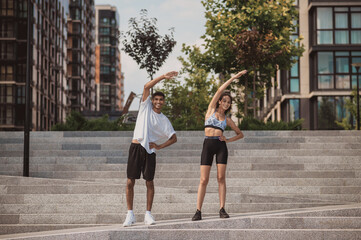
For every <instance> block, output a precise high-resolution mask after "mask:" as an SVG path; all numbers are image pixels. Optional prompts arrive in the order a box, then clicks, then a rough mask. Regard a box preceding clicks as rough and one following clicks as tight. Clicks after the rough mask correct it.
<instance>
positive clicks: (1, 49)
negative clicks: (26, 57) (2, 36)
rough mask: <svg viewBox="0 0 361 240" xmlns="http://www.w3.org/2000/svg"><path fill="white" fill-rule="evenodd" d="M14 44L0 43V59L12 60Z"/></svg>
mask: <svg viewBox="0 0 361 240" xmlns="http://www.w3.org/2000/svg"><path fill="white" fill-rule="evenodd" d="M14 57H15V55H14V42H6V41H1V42H0V59H14Z"/></svg>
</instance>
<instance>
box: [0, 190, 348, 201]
mask: <svg viewBox="0 0 361 240" xmlns="http://www.w3.org/2000/svg"><path fill="white" fill-rule="evenodd" d="M206 196H207V197H206V199H205V202H208V203H214V202H218V201H219V196H218V193H207V195H206ZM144 198H145V193H135V196H134V201H135V202H140V203H143V202H144ZM154 201H155V202H158V203H195V202H196V201H197V195H196V194H193V193H182V194H174V193H158V192H157V194H156V195H155V197H154ZM124 202H125V194H124V193H123V194H90V193H89V194H1V195H0V203H2V204H67V203H71V204H104V203H107V204H119V203H124ZM227 202H230V203H271V202H274V203H293V202H305V203H313V202H315V203H320V202H326V203H329V204H332V203H334V204H339V203H347V202H348V201H344V200H342V201H339V200H337V201H335V200H320V199H317V198H316V197H315V196H313V198H312V197H304V198H300V197H297V196H296V197H290V196H288V197H287V196H286V197H282V196H281V197H278V196H266V195H249V194H242V193H227Z"/></svg>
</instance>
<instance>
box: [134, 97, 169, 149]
mask: <svg viewBox="0 0 361 240" xmlns="http://www.w3.org/2000/svg"><path fill="white" fill-rule="evenodd" d="M173 134H175V131H174V129H173V126H172V124H171V123H170V121H169V119H168V118H167V117H166V116H165V115H164V114H163V113H156V112H154V111H153V104H152V102H151V100H150V96H149V97H148V98H147V99H146V100H145V101H144V102H141V103H140V107H139V112H138V117H137V122H136V123H135V129H134V135H133V139H136V140H138V142H139V143H140V144H141V145H142V146H143V147H144V148H145V149H146V150H147V152H148V153H149V154H152V153H154V152H155V149H154V148H152V149H150V148H149V143H150V142H156V141H158V140H161V139H163V138H166V139H167V140H168V139H169V138H171V137H172V136H173Z"/></svg>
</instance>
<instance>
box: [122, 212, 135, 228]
mask: <svg viewBox="0 0 361 240" xmlns="http://www.w3.org/2000/svg"><path fill="white" fill-rule="evenodd" d="M134 223H135V216H134V213H128V214H127V217H126V218H125V221H124V223H123V227H130V226H132V225H133V224H134Z"/></svg>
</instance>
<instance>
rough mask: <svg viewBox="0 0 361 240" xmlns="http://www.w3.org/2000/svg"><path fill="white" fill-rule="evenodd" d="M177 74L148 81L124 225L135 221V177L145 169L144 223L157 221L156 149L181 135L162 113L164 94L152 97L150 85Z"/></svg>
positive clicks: (135, 138)
mask: <svg viewBox="0 0 361 240" xmlns="http://www.w3.org/2000/svg"><path fill="white" fill-rule="evenodd" d="M177 74H178V73H177V72H174V71H173V72H169V73H167V74H164V75H162V76H160V77H158V78H155V79H153V80H151V81H149V82H148V83H147V84H145V85H144V90H143V96H142V102H141V103H140V108H139V112H138V117H137V122H136V124H135V129H134V135H133V140H132V143H131V145H130V148H129V157H128V166H127V178H128V179H127V186H126V196H127V206H128V213H127V217H126V219H125V221H124V223H123V226H124V227H128V226H131V225H132V224H134V223H135V216H134V213H133V199H134V184H135V179H139V178H140V174H141V173H142V174H143V178H144V179H145V183H146V186H147V211H146V212H145V216H144V223H145V224H146V225H152V224H155V220H154V217H153V216H152V215H151V209H152V204H153V198H154V184H153V179H154V173H155V165H156V156H155V150H159V149H162V148H165V147H168V146H169V145H171V144H173V143H175V142H177V136H176V134H175V131H174V129H173V126H172V124H171V123H170V121H169V120H168V118H167V117H166V116H165V115H163V114H162V113H161V110H162V107H163V105H164V94H163V93H162V92H156V93H154V94H153V95H152V99H150V97H149V95H150V89H151V88H152V87H153V86H154V85H155V84H157V83H158V82H160V81H161V80H163V79H170V78H172V77H175V76H177ZM162 138H167V139H168V140H167V141H165V142H164V143H162V144H160V145H158V144H156V143H155V142H157V141H158V140H160V139H162Z"/></svg>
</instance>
